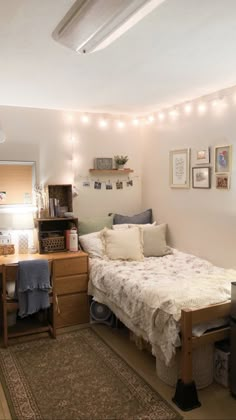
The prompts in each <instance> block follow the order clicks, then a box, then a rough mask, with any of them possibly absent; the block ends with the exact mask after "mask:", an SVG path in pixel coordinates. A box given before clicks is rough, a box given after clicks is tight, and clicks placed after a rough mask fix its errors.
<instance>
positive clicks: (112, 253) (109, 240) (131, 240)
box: [103, 227, 143, 261]
mask: <svg viewBox="0 0 236 420" xmlns="http://www.w3.org/2000/svg"><path fill="white" fill-rule="evenodd" d="M103 238H104V244H105V253H106V255H107V257H108V258H110V259H111V260H131V261H132V260H134V261H142V260H143V241H142V232H141V229H139V228H137V227H134V228H132V229H118V230H112V229H106V228H105V229H104V230H103Z"/></svg>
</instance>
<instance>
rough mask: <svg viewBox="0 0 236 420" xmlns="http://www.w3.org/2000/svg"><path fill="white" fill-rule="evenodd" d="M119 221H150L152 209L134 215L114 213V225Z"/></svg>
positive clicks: (137, 223) (118, 223)
mask: <svg viewBox="0 0 236 420" xmlns="http://www.w3.org/2000/svg"><path fill="white" fill-rule="evenodd" d="M121 223H129V224H130V223H132V224H135V225H140V224H146V223H152V209H148V210H146V211H143V212H142V213H139V214H135V215H134V216H122V215H121V214H114V221H113V224H114V225H120V224H121Z"/></svg>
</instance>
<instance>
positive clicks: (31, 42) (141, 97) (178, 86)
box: [0, 0, 236, 113]
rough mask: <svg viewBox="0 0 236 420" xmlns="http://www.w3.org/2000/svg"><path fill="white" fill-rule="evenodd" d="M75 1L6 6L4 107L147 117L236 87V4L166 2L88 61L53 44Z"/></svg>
mask: <svg viewBox="0 0 236 420" xmlns="http://www.w3.org/2000/svg"><path fill="white" fill-rule="evenodd" d="M107 1H115V0H107ZM73 2H74V1H73V0H0V63H1V65H0V105H10V106H22V107H34V108H55V109H75V110H80V111H94V112H118V113H142V112H148V111H151V110H157V109H158V108H161V107H164V106H170V105H173V104H177V103H179V102H182V101H184V100H186V99H193V98H196V97H198V96H201V95H204V94H207V93H210V92H214V91H216V90H220V89H223V88H226V87H229V86H231V85H234V84H236V71H235V69H236V47H235V39H236V0H165V1H164V3H162V4H161V5H160V6H159V7H157V8H156V9H155V10H154V11H153V12H152V13H151V14H150V15H148V16H146V17H145V18H144V19H143V20H142V21H141V22H139V23H138V24H137V25H136V26H135V27H133V28H132V29H131V30H130V31H129V32H127V33H126V34H124V35H123V36H122V37H121V38H119V39H118V40H116V41H115V42H114V43H113V44H111V45H110V46H109V47H107V48H106V49H104V50H101V51H98V52H96V53H93V54H88V55H77V54H76V53H75V52H73V51H70V50H69V49H66V48H65V47H63V46H60V45H59V44H57V43H56V42H55V41H54V40H53V39H52V37H51V33H52V31H53V30H54V28H55V27H56V25H57V24H58V22H59V21H60V20H61V18H62V17H63V16H64V14H65V13H66V12H67V10H68V9H69V8H70V7H71V5H72V4H73Z"/></svg>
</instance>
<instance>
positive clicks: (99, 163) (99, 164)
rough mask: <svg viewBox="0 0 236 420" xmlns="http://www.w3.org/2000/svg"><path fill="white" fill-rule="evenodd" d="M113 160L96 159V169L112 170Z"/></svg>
mask: <svg viewBox="0 0 236 420" xmlns="http://www.w3.org/2000/svg"><path fill="white" fill-rule="evenodd" d="M112 166H113V159H112V158H96V159H94V169H100V170H104V169H107V170H109V169H112Z"/></svg>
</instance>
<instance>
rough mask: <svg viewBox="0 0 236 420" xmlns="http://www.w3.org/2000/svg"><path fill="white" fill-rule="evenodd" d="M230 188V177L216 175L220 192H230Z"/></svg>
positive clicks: (227, 175)
mask: <svg viewBox="0 0 236 420" xmlns="http://www.w3.org/2000/svg"><path fill="white" fill-rule="evenodd" d="M229 187H230V175H229V174H228V173H226V174H216V188H217V189H218V190H229Z"/></svg>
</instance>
